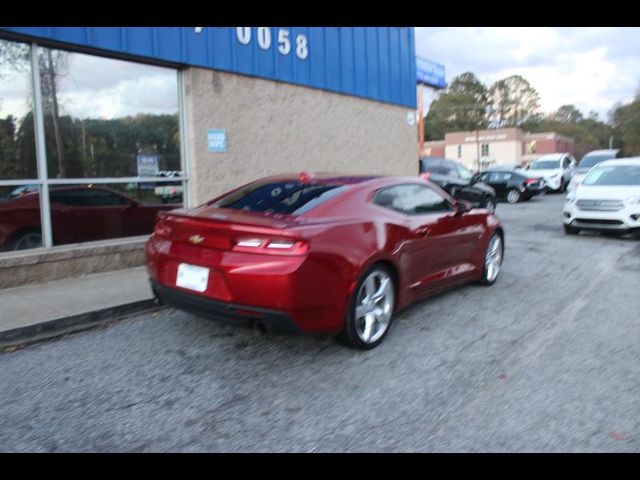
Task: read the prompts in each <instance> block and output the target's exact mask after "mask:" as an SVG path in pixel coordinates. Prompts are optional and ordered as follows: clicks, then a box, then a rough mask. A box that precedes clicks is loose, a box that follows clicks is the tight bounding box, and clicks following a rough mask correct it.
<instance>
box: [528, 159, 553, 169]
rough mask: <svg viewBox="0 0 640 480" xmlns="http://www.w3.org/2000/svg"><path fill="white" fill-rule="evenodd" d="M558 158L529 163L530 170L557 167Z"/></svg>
mask: <svg viewBox="0 0 640 480" xmlns="http://www.w3.org/2000/svg"><path fill="white" fill-rule="evenodd" d="M559 167H560V160H538V161H536V162H533V164H531V167H530V170H548V169H551V168H559Z"/></svg>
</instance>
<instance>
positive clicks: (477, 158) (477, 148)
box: [476, 125, 480, 172]
mask: <svg viewBox="0 0 640 480" xmlns="http://www.w3.org/2000/svg"><path fill="white" fill-rule="evenodd" d="M479 134H480V125H478V126H477V127H476V162H477V164H478V172H479V171H480V137H479Z"/></svg>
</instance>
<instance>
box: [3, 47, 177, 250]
mask: <svg viewBox="0 0 640 480" xmlns="http://www.w3.org/2000/svg"><path fill="white" fill-rule="evenodd" d="M32 48H35V49H36V50H35V51H37V52H38V54H37V56H38V69H39V72H40V76H39V83H40V93H39V94H38V92H37V89H36V91H35V94H34V89H33V85H32V82H33V75H32V70H31V66H32V61H31V51H32ZM34 95H35V96H34ZM34 106H35V107H37V108H34ZM40 108H41V110H42V114H43V117H42V122H43V124H42V127H43V128H42V130H40V129H36V127H35V125H36V123H37V122H36V121H35V119H34V117H35V113H34V112H36V111H37V112H38V113H39V110H40ZM36 130H37V133H36ZM36 135H42V136H43V140H44V145H45V149H44V150H45V151H44V152H42V154H44V156H45V157H46V165H47V171H46V172H44V171H42V172H39V171H38V168H39V167H38V165H43V164H44V163H45V158H42V159H41V160H42V161H41V163H40V164H39V163H38V157H37V152H36ZM182 175H183V172H182V162H181V158H180V128H179V104H178V72H177V71H176V70H174V69H170V68H165V67H157V66H150V65H145V64H139V63H135V62H130V61H123V60H115V59H109V58H105V57H100V56H95V55H87V54H81V53H75V52H68V51H63V50H57V49H49V48H44V47H40V46H34V47H32V46H31V45H28V44H25V43H21V42H15V41H9V40H3V39H0V252H6V251H13V250H23V249H27V248H36V247H41V246H43V238H49V237H48V233H49V232H48V231H46V232H43V229H42V225H43V218H45V219H47V218H50V220H51V232H50V233H51V238H52V241H53V245H62V244H70V243H81V242H90V241H98V240H106V239H115V238H124V237H132V236H139V235H147V234H150V233H151V232H152V230H153V227H154V223H155V218H156V215H157V213H158V212H159V211H162V210H170V209H174V208H179V207H182V206H183V205H184V203H183V190H184V185H185V183H184V181H183V180H182V179H181V177H182ZM140 177H156V179H153V178H145V179H144V180H145V181H142V179H141V178H140ZM174 177H175V179H174ZM158 178H162V179H165V180H164V181H157V179H158ZM63 179H64V180H63ZM118 179H120V180H118ZM44 188H47V189H48V191H49V203H50V208H49V210H48V211H41V192H42V191H43V189H44ZM44 223H45V224H46V223H47V222H44ZM43 233H47V235H43ZM46 243H47V245H49V243H48V242H46Z"/></svg>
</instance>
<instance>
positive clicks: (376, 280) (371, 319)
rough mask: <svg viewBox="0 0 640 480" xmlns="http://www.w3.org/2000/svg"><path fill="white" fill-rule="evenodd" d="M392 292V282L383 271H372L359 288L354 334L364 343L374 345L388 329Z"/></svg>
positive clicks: (392, 299)
mask: <svg viewBox="0 0 640 480" xmlns="http://www.w3.org/2000/svg"><path fill="white" fill-rule="evenodd" d="M393 290H394V289H393V280H392V279H391V276H390V275H389V274H388V273H387V272H385V271H384V270H374V271H373V272H371V273H370V274H369V275H368V276H367V278H366V279H365V281H364V282H363V283H362V285H361V286H360V289H359V290H358V295H357V297H356V307H355V312H354V319H355V327H356V328H355V330H356V333H357V335H358V337H359V338H360V340H362V341H363V342H364V343H366V344H372V343H375V342H376V341H377V340H378V339H379V338H380V337H382V336H383V335H384V333H385V332H386V331H387V329H388V328H389V323H390V321H391V316H392V315H393V304H394V291H393Z"/></svg>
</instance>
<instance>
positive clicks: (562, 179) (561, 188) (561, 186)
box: [559, 178, 567, 193]
mask: <svg viewBox="0 0 640 480" xmlns="http://www.w3.org/2000/svg"><path fill="white" fill-rule="evenodd" d="M566 190H567V184H566V183H565V181H564V178H561V179H560V190H559V192H560V193H564V192H566Z"/></svg>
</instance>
